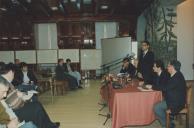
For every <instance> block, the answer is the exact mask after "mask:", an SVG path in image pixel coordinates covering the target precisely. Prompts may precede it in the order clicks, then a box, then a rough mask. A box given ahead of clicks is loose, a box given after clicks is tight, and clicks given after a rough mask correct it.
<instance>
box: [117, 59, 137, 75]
mask: <svg viewBox="0 0 194 128" xmlns="http://www.w3.org/2000/svg"><path fill="white" fill-rule="evenodd" d="M135 72H136V68H135V66H133V64H131V63H130V60H129V58H124V59H123V65H122V68H121V70H120V73H128V74H129V75H130V76H131V77H134V76H135Z"/></svg>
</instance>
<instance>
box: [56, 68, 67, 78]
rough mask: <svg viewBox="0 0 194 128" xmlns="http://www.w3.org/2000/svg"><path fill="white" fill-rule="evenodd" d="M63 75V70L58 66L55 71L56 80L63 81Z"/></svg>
mask: <svg viewBox="0 0 194 128" xmlns="http://www.w3.org/2000/svg"><path fill="white" fill-rule="evenodd" d="M64 73H65V68H64V67H63V66H61V65H59V64H58V65H57V67H56V69H55V74H56V76H55V77H56V80H64V79H65V75H64Z"/></svg>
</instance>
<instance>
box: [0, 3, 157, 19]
mask: <svg viewBox="0 0 194 128" xmlns="http://www.w3.org/2000/svg"><path fill="white" fill-rule="evenodd" d="M151 2H153V0H0V15H1V16H2V15H8V16H13V15H14V16H29V17H31V18H34V19H36V18H41V17H42V18H43V17H44V18H48V19H49V18H53V17H66V18H68V17H88V16H89V17H97V16H129V17H130V16H133V17H137V16H139V15H140V14H141V13H142V11H143V10H144V9H145V8H146V7H147V6H149V5H150V3H151Z"/></svg>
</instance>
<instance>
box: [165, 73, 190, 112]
mask: <svg viewBox="0 0 194 128" xmlns="http://www.w3.org/2000/svg"><path fill="white" fill-rule="evenodd" d="M165 100H166V103H167V106H168V108H169V109H170V110H171V112H172V113H173V114H176V113H178V112H179V111H180V110H181V109H183V108H184V106H185V104H186V82H185V78H184V76H183V75H182V73H181V72H176V73H175V74H174V76H172V77H170V79H169V81H168V84H167V86H166V89H165Z"/></svg>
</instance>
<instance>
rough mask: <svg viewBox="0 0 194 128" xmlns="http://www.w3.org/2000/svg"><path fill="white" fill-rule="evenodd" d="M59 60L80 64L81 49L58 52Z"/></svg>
mask: <svg viewBox="0 0 194 128" xmlns="http://www.w3.org/2000/svg"><path fill="white" fill-rule="evenodd" d="M58 55H59V58H63V59H64V61H65V60H66V59H67V58H69V59H71V62H73V63H79V49H60V50H58Z"/></svg>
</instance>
